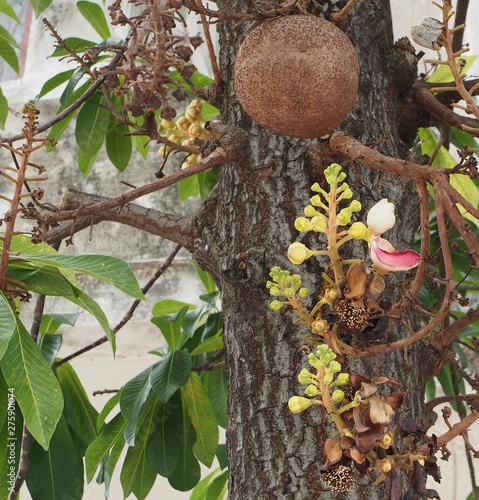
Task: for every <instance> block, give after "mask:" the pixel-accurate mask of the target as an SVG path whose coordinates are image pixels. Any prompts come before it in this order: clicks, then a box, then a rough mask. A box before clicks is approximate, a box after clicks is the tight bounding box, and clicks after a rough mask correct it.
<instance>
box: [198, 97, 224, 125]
mask: <svg viewBox="0 0 479 500" xmlns="http://www.w3.org/2000/svg"><path fill="white" fill-rule="evenodd" d="M219 114H220V110H219V109H218V108H217V107H216V106H213V104H210V103H209V102H207V101H204V102H203V106H202V108H201V116H202V117H203V119H204V120H205V121H208V120H212V119H213V118H215V117H217V116H218V115H219Z"/></svg>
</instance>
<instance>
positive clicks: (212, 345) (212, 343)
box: [191, 334, 224, 356]
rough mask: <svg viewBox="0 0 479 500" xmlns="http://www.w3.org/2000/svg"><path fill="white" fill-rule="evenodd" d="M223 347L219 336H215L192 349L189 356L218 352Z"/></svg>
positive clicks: (221, 338)
mask: <svg viewBox="0 0 479 500" xmlns="http://www.w3.org/2000/svg"><path fill="white" fill-rule="evenodd" d="M223 347H224V342H223V337H222V336H221V334H218V335H215V336H214V337H210V338H209V339H206V340H205V341H204V342H201V344H200V345H199V346H198V347H196V348H195V349H193V351H192V353H191V355H192V356H197V355H198V354H204V353H205V352H212V351H219V350H220V349H222V348H223Z"/></svg>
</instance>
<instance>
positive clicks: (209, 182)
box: [198, 168, 220, 200]
mask: <svg viewBox="0 0 479 500" xmlns="http://www.w3.org/2000/svg"><path fill="white" fill-rule="evenodd" d="M219 178H220V174H219V172H218V169H216V168H212V169H211V170H208V171H206V172H201V173H199V174H198V186H199V190H200V196H201V199H202V200H206V198H208V195H209V194H210V193H211V191H212V189H213V188H214V187H215V186H216V184H217V183H218V180H219Z"/></svg>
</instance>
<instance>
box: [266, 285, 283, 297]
mask: <svg viewBox="0 0 479 500" xmlns="http://www.w3.org/2000/svg"><path fill="white" fill-rule="evenodd" d="M269 293H270V295H272V296H273V297H281V295H284V293H283V292H282V291H281V289H280V288H279V286H278V285H276V286H273V287H271V288H270V289H269Z"/></svg>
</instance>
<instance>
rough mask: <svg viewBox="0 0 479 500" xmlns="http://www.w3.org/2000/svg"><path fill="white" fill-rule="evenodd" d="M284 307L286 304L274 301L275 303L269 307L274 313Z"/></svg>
mask: <svg viewBox="0 0 479 500" xmlns="http://www.w3.org/2000/svg"><path fill="white" fill-rule="evenodd" d="M283 306H284V302H281V301H280V300H273V302H271V304H270V305H269V308H270V309H271V310H272V311H279V310H280V309H281V308H282V307H283Z"/></svg>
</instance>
